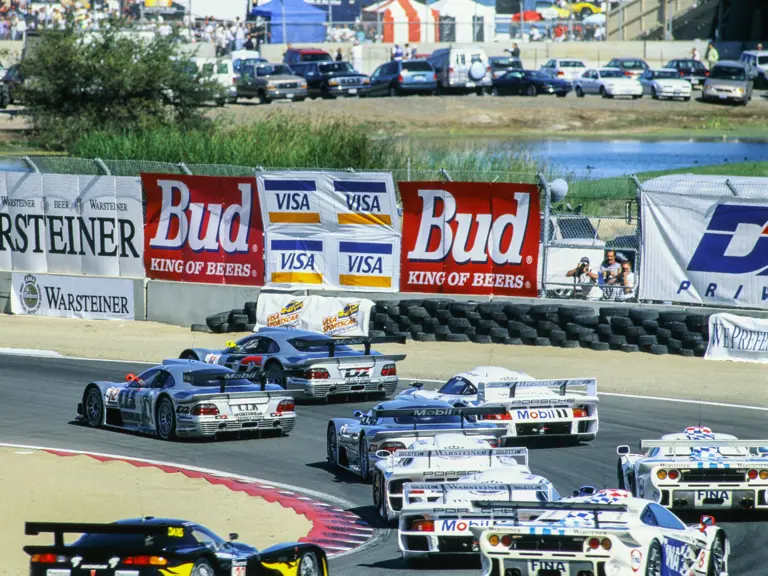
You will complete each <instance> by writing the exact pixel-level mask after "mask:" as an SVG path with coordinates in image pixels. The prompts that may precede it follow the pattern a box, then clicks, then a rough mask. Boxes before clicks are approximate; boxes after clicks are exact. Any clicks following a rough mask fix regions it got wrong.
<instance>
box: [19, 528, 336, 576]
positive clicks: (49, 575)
mask: <svg viewBox="0 0 768 576" xmlns="http://www.w3.org/2000/svg"><path fill="white" fill-rule="evenodd" d="M25 533H26V534H27V535H30V536H35V535H38V534H43V533H52V534H53V535H54V543H53V545H48V546H25V547H24V552H26V553H27V554H29V556H30V571H29V574H30V576H225V575H226V576H328V560H327V558H326V554H325V552H324V551H323V549H322V548H320V547H319V546H316V545H315V544H307V543H289V544H278V545H277V546H272V547H271V548H267V549H265V550H257V549H256V548H254V547H253V546H248V545H247V544H242V543H240V542H235V540H236V539H237V534H230V535H229V540H225V539H223V538H221V537H220V536H217V535H216V534H214V533H213V532H212V531H210V530H209V529H208V528H206V527H205V526H201V525H200V524H196V523H194V522H186V521H184V520H175V519H168V518H152V517H147V518H134V519H129V520H119V521H117V522H114V523H112V524H81V523H59V522H27V523H26V525H25ZM65 534H75V535H77V534H81V536H80V537H79V538H78V539H77V540H75V541H74V542H73V543H71V544H65V540H64V535H65Z"/></svg>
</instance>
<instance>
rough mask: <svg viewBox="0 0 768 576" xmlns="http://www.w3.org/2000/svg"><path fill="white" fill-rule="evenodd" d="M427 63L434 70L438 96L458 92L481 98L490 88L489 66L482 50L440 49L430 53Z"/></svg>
mask: <svg viewBox="0 0 768 576" xmlns="http://www.w3.org/2000/svg"><path fill="white" fill-rule="evenodd" d="M429 63H430V64H432V67H433V68H434V69H435V76H436V78H437V93H438V94H441V93H443V92H448V91H459V92H464V93H469V92H475V93H477V94H478V96H481V95H483V94H484V93H485V90H486V89H490V88H491V79H492V74H491V66H490V64H489V62H488V56H487V55H486V53H485V50H483V49H482V48H479V47H473V48H466V49H463V48H440V49H439V50H435V51H434V52H432V55H431V56H430V57H429Z"/></svg>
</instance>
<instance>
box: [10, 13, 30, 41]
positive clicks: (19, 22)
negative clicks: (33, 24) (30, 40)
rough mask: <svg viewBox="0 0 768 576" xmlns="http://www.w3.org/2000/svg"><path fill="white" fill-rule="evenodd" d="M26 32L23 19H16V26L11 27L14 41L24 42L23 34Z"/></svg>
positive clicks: (25, 24)
mask: <svg viewBox="0 0 768 576" xmlns="http://www.w3.org/2000/svg"><path fill="white" fill-rule="evenodd" d="M26 31H27V23H26V22H25V21H24V18H17V19H16V25H15V26H14V27H13V32H14V37H13V39H14V40H24V33H25V32H26Z"/></svg>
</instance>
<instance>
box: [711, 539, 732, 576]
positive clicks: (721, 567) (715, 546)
mask: <svg viewBox="0 0 768 576" xmlns="http://www.w3.org/2000/svg"><path fill="white" fill-rule="evenodd" d="M726 541H727V537H726V535H725V534H722V533H721V534H718V535H717V536H716V537H715V541H714V542H712V550H711V551H710V553H709V565H708V566H707V576H720V574H726V573H727V572H728V559H727V557H726V555H725V551H726V550H727V549H728V546H727V544H726Z"/></svg>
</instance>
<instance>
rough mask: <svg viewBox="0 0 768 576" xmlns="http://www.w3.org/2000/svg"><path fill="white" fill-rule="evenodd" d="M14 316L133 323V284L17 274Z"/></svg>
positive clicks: (14, 283) (115, 280) (121, 281)
mask: <svg viewBox="0 0 768 576" xmlns="http://www.w3.org/2000/svg"><path fill="white" fill-rule="evenodd" d="M11 312H12V313H13V314H28V315H36V316H56V317H59V318H82V319H85V320H133V319H134V300H133V281H132V280H125V279H117V278H92V277H87V276H54V275H51V274H24V273H21V272H14V273H13V275H12V285H11Z"/></svg>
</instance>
